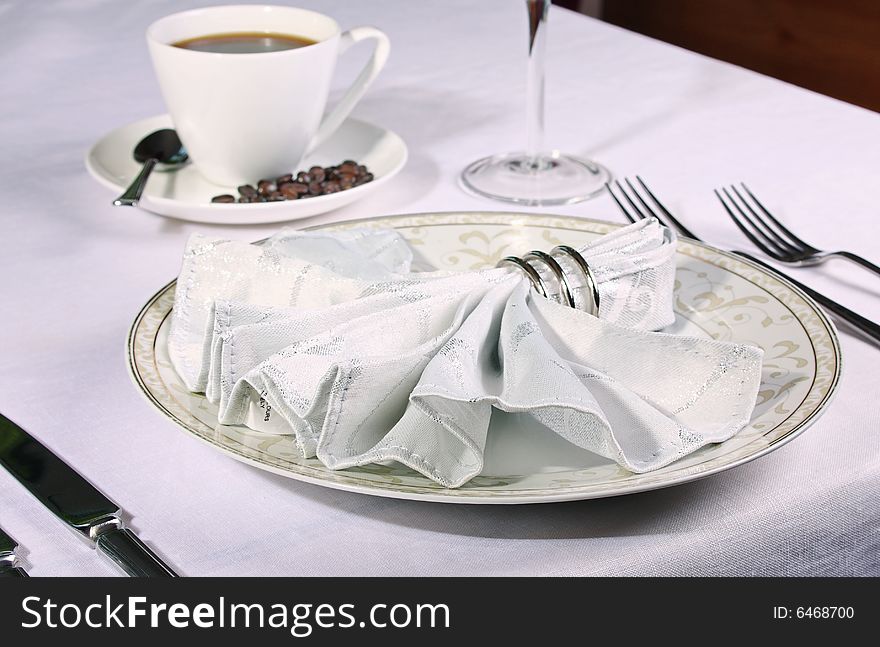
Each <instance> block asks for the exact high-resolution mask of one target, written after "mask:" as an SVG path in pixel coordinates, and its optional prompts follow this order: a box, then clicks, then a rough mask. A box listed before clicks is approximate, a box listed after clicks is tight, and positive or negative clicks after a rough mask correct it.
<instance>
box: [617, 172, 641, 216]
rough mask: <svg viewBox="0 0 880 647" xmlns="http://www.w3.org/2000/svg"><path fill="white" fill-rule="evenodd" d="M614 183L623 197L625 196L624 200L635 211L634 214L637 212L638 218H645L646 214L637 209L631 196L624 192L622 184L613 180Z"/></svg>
mask: <svg viewBox="0 0 880 647" xmlns="http://www.w3.org/2000/svg"><path fill="white" fill-rule="evenodd" d="M614 183H615V184H616V185H617V188H618V189H619V190H620V192H621V193H622V194H623V197H624V198H626V201H627V202H629V204H630V206H631V207H632V208H633V210H634V211H635V212H636V214H638V218H639V220H644V219H645V218H647V217H648V216H646V215H645V214H644V213H642V210H641V209H639V207H638V205H637V204H636V203H635V202H633V199H632V198H631V197H629V194H628V193H627V192H626V189H624V188H623V185H622V184H621V183H620V181H619V180H614ZM630 186H632V185H630Z"/></svg>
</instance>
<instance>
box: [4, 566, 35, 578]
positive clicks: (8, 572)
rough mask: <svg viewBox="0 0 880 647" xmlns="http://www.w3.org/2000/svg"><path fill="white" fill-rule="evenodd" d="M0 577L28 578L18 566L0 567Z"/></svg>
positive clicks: (24, 571)
mask: <svg viewBox="0 0 880 647" xmlns="http://www.w3.org/2000/svg"><path fill="white" fill-rule="evenodd" d="M0 577H30V576H29V575H28V574H27V571H26V570H24V569H23V568H21V567H20V566H3V567H0Z"/></svg>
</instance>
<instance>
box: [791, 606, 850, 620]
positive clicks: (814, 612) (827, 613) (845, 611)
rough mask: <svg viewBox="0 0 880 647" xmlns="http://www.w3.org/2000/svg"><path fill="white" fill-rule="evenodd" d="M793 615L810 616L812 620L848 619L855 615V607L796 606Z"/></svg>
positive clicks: (797, 616)
mask: <svg viewBox="0 0 880 647" xmlns="http://www.w3.org/2000/svg"><path fill="white" fill-rule="evenodd" d="M794 615H795V617H796V618H811V619H813V620H831V619H834V618H840V619H850V618H852V617H853V616H854V615H855V609H853V607H797V609H795V612H794Z"/></svg>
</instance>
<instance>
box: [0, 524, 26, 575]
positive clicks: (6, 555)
mask: <svg viewBox="0 0 880 647" xmlns="http://www.w3.org/2000/svg"><path fill="white" fill-rule="evenodd" d="M16 548H18V543H17V542H16V541H15V540H14V539H13V538H12V537H10V536H9V535H7V534H6V533H5V532H3V528H0V577H27V576H28V574H27V571H25V570H24V569H23V568H22V567H21V566H19V565H18V557H17V556H16V554H15V549H16Z"/></svg>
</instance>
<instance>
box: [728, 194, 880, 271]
mask: <svg viewBox="0 0 880 647" xmlns="http://www.w3.org/2000/svg"><path fill="white" fill-rule="evenodd" d="M740 186H741V187H742V189H743V193H744V194H745V195H744V194H743V193H740V191H739V189H737V188H736V187H735V186H733V185H732V184H731V185H730V190H728V189H727V188H726V187H725V188H722V189H721V191H722V192H723V193H724V196H722V195H721V193H720V192H719V191H718V189H715V195H716V196H718V199H719V200H721V204H722V205H724V209H725V210H726V211H727V214H728V215H729V216H730V217H731V219H732V220H733V222H734V224H736V226H737V227H739V229H740V231H742V233H744V234H745V235H746V237H747V238H748V239H749V240H750V241H752V243H754V244H755V246H756V247H758V249H760V250H761V251H762V252H764V253H765V254H767V256H769V257H770V258H774V259H776V260H777V261H779V262H780V263H785V264H787V265H796V266H810V265H819V264H820V263H824V262H825V261H827V260H828V259H829V258H842V259H844V260H847V261H850V262H852V263H855V264H857V265H860V266H861V267H863V268H865V269H866V270H870V271H871V272H874V274H877V275H880V267H878V266H876V265H874V263H872V262H871V261H869V260H868V259H866V258H862V257H861V256H858V255H856V254H853V253H852V252H843V251H841V252H829V251H825V250H822V249H819V248H817V247H813V246H812V245H810V244H809V243H808V242H806V241H804V240H802V239H801V238H798V236H796V235H795V234H794V233H792V231H791V230H790V229H788V227H786V226H785V225H783V224H782V223H781V222H779V220H777V219H776V218H775V217H774V216H773V214H772V213H770V212H769V211H768V210H767V208H766V207H765V206H764V205H763V204H761V201H760V200H758V198H757V197H755V194H754V193H752V192H751V191H750V190H749V187H747V186H746V185H745V182H740ZM724 197H726V198H727V200H725V199H724ZM743 207H745V209H743ZM737 214H739V215H737ZM762 214H763V215H762Z"/></svg>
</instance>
